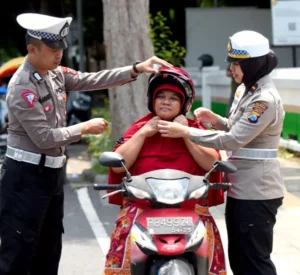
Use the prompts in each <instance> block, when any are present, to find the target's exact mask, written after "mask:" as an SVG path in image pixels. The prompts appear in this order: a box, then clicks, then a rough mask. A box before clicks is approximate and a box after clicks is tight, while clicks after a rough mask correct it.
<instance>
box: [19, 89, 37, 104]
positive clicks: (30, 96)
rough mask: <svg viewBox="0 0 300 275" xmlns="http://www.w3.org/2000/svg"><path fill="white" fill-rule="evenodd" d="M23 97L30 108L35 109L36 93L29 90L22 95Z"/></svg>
mask: <svg viewBox="0 0 300 275" xmlns="http://www.w3.org/2000/svg"><path fill="white" fill-rule="evenodd" d="M22 97H23V98H24V100H25V102H26V103H27V105H28V106H29V108H33V107H34V102H35V99H36V94H35V93H33V92H31V91H29V90H27V91H25V92H23V93H22Z"/></svg>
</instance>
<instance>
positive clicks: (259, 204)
mask: <svg viewBox="0 0 300 275" xmlns="http://www.w3.org/2000/svg"><path fill="white" fill-rule="evenodd" d="M227 62H230V63H231V71H232V73H233V76H234V78H235V81H236V82H239V83H243V84H242V85H240V86H239V87H238V89H237V92H236V94H235V99H234V102H233V105H232V107H231V110H230V113H229V118H228V119H226V118H222V117H220V116H218V115H216V114H215V113H213V112H211V111H210V110H207V109H205V108H199V109H197V110H196V111H195V117H196V119H198V120H199V121H201V122H206V123H211V124H212V125H213V127H214V128H215V129H216V130H217V131H204V130H199V129H192V128H188V127H185V126H182V125H179V124H176V123H172V122H164V121H160V122H159V124H158V127H159V129H160V133H161V134H162V135H163V136H166V137H183V136H189V138H190V139H191V140H192V141H193V142H194V143H197V144H200V145H202V146H207V147H211V148H215V149H220V150H226V151H227V152H228V155H229V161H230V162H232V163H233V164H234V165H235V166H236V167H237V168H238V171H237V172H236V173H235V174H231V175H230V176H229V177H230V180H231V182H232V188H231V189H230V190H229V192H228V198H227V205H226V224H227V230H228V246H229V247H228V250H229V260H230V266H231V269H232V270H233V273H234V274H235V275H241V274H244V275H250V274H251V275H275V274H276V269H275V266H274V264H273V263H272V261H271V258H270V255H271V252H272V246H273V228H274V225H275V221H276V214H277V210H278V208H279V207H280V205H281V204H282V199H283V196H284V187H283V181H282V178H281V175H280V166H279V162H278V160H277V148H278V145H279V140H280V134H281V131H282V124H283V120H284V111H283V106H282V102H281V98H280V96H279V94H278V92H277V90H276V88H275V86H274V84H273V82H272V79H271V77H270V75H269V74H270V72H271V71H272V70H273V69H274V68H275V67H276V66H277V58H276V56H275V54H274V52H272V51H270V48H269V41H268V39H267V38H265V37H264V36H262V35H261V34H259V33H257V32H253V31H241V32H238V33H236V34H234V35H233V36H232V37H231V38H230V40H229V43H228V57H227Z"/></svg>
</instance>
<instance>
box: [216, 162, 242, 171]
mask: <svg viewBox="0 0 300 275" xmlns="http://www.w3.org/2000/svg"><path fill="white" fill-rule="evenodd" d="M213 166H214V167H215V168H214V170H217V171H221V172H224V173H235V172H236V171H237V168H236V167H235V166H234V165H233V164H232V163H230V162H228V161H216V162H215V163H214V165H213Z"/></svg>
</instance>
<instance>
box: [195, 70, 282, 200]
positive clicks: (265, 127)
mask: <svg viewBox="0 0 300 275" xmlns="http://www.w3.org/2000/svg"><path fill="white" fill-rule="evenodd" d="M283 120H284V110H283V105H282V101H281V98H280V96H279V94H278V91H277V90H276V87H275V86H274V84H273V81H272V79H271V77H270V76H269V75H267V76H265V77H263V78H261V79H260V80H259V81H258V82H257V83H256V85H254V86H253V87H252V89H251V90H250V91H248V92H245V86H244V85H241V86H239V87H238V89H237V92H236V95H235V101H234V103H233V106H232V108H231V110H230V116H229V119H226V118H221V117H220V119H219V121H218V123H217V124H216V125H214V128H215V129H217V130H219V131H205V130H199V129H191V130H190V139H191V140H192V141H193V142H194V143H197V144H200V145H203V146H206V147H211V148H215V149H219V150H226V151H236V150H238V149H240V148H250V149H258V148H260V149H277V148H278V146H279V140H280V136H281V131H282V126H283ZM228 161H230V162H232V163H233V164H234V165H235V166H236V167H237V172H236V173H234V174H229V175H228V176H229V179H230V181H231V183H232V187H231V188H230V189H229V191H228V196H230V197H233V198H236V199H244V200H265V199H275V198H280V197H283V196H284V185H283V180H282V177H281V173H280V165H279V161H278V160H277V159H276V158H272V159H243V158H240V159H237V158H233V157H230V155H229V159H228Z"/></svg>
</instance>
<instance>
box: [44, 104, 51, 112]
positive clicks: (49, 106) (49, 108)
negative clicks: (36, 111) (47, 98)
mask: <svg viewBox="0 0 300 275" xmlns="http://www.w3.org/2000/svg"><path fill="white" fill-rule="evenodd" d="M43 109H44V112H45V113H47V112H49V111H51V110H52V105H51V104H48V105H45V106H43Z"/></svg>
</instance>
